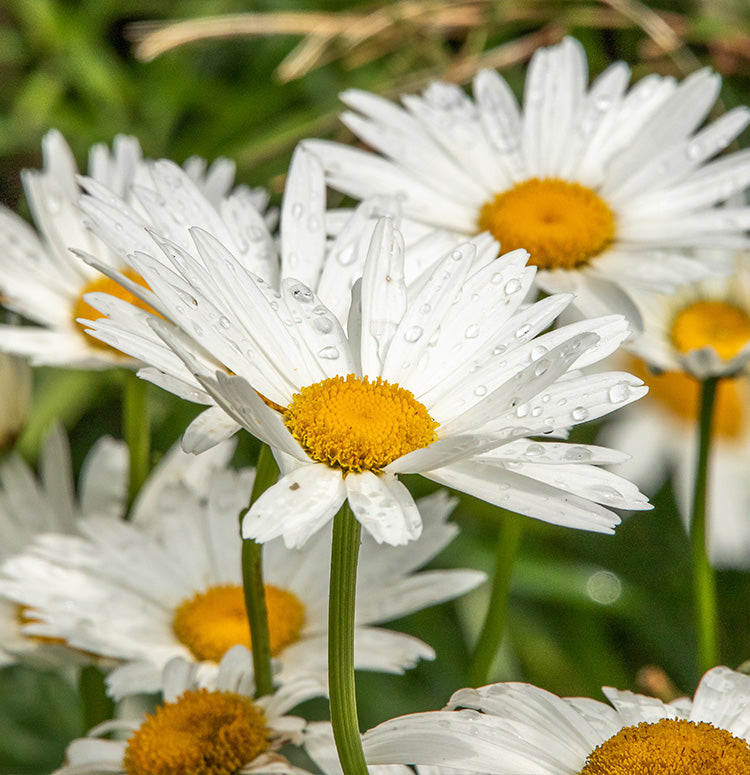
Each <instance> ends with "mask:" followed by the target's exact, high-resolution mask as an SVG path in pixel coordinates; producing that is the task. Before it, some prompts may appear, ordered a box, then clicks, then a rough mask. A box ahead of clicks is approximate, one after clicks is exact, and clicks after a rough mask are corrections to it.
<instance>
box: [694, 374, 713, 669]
mask: <svg viewBox="0 0 750 775" xmlns="http://www.w3.org/2000/svg"><path fill="white" fill-rule="evenodd" d="M718 381H719V380H718V378H717V377H711V378H709V379H706V380H704V382H703V384H702V386H701V404H700V414H699V416H698V461H697V463H696V468H695V489H694V490H693V514H692V516H691V519H690V544H691V546H692V551H693V584H694V588H695V612H696V618H697V626H698V668H699V670H700V674H701V675H703V673H705V672H706V670H708V669H709V668H711V667H714V666H715V665H717V664H718V660H719V646H718V629H719V628H718V614H717V606H716V576H715V574H714V569H713V568H712V567H711V563H710V562H709V560H708V551H707V546H706V495H707V482H708V457H709V451H710V447H711V425H712V420H713V411H714V401H715V398H716V388H717V386H718Z"/></svg>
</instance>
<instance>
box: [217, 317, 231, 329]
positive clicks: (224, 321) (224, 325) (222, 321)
mask: <svg viewBox="0 0 750 775" xmlns="http://www.w3.org/2000/svg"><path fill="white" fill-rule="evenodd" d="M219 325H220V326H221V327H222V328H229V327H230V326H231V325H232V324H231V323H230V322H229V318H228V317H225V316H224V315H222V316H221V317H220V318H219Z"/></svg>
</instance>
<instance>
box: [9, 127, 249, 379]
mask: <svg viewBox="0 0 750 775" xmlns="http://www.w3.org/2000/svg"><path fill="white" fill-rule="evenodd" d="M42 155H43V169H41V170H27V171H25V172H24V173H23V183H24V189H25V191H26V196H27V198H28V201H29V207H30V209H31V212H32V215H33V218H34V221H35V223H36V225H37V227H38V229H39V233H37V232H35V231H34V230H33V229H32V228H31V227H30V226H29V225H28V224H27V223H26V221H24V220H23V219H22V218H20V217H19V216H17V215H16V214H15V213H13V212H11V211H10V210H7V209H5V208H0V299H1V300H2V303H3V305H4V306H5V307H7V308H8V309H10V310H13V311H14V312H16V313H18V314H19V315H21V316H23V317H24V318H26V319H27V320H29V321H31V322H32V323H34V324H35V325H32V326H11V325H0V349H2V350H4V351H6V352H9V353H14V354H16V355H21V356H24V357H28V358H30V359H31V362H32V364H33V365H50V366H60V367H65V368H79V369H106V368H111V367H113V366H123V365H124V366H131V367H132V366H134V365H135V363H134V362H133V361H132V359H130V358H127V357H125V356H124V355H123V354H122V353H121V352H119V351H117V350H114V349H112V348H111V347H108V346H105V345H104V344H103V343H101V342H99V341H97V340H95V339H91V338H90V337H88V336H86V335H85V334H84V333H83V328H82V326H80V325H79V324H78V323H76V318H79V317H86V316H87V315H88V314H89V313H90V312H91V308H90V307H88V306H87V305H86V303H85V302H84V301H83V299H82V296H83V294H85V293H87V292H89V291H94V290H106V291H107V292H109V293H112V294H115V295H120V296H122V293H123V290H122V288H120V286H118V285H117V284H116V283H113V282H111V281H109V280H107V279H106V278H103V277H102V276H101V275H100V274H99V273H98V272H96V271H95V270H93V269H92V268H91V267H88V266H86V265H85V264H83V263H82V262H81V261H80V260H78V259H77V258H76V257H75V256H73V255H72V254H71V253H70V250H69V249H70V248H71V247H74V248H79V249H81V250H88V251H92V252H95V253H96V254H97V255H99V256H100V258H101V260H102V261H103V262H104V263H106V264H107V265H108V266H110V267H112V268H118V269H125V267H124V265H123V264H122V262H121V261H120V260H119V259H118V258H117V256H116V255H115V254H114V253H113V252H111V251H110V250H108V249H107V248H106V246H105V245H103V244H102V243H101V242H100V240H98V239H96V238H95V237H94V235H93V234H92V233H91V232H89V231H88V230H87V229H86V227H85V226H84V224H83V214H82V213H81V212H80V210H79V208H78V199H79V196H80V193H81V191H80V188H79V185H78V182H77V180H76V176H77V173H78V170H77V168H76V164H75V160H74V158H73V154H72V153H71V151H70V148H69V147H68V145H67V143H66V142H65V140H64V139H63V137H62V135H61V134H60V133H59V132H57V131H54V130H53V131H51V132H49V133H47V135H46V136H45V137H44V140H43V141H42ZM204 167H205V163H204V162H203V161H202V160H200V159H190V160H188V162H186V169H187V173H186V174H188V175H191V176H192V177H193V178H195V180H196V184H197V185H199V186H200V187H201V189H202V190H203V191H204V192H205V194H206V196H207V197H208V198H209V199H210V200H211V201H213V202H214V203H215V204H216V206H219V204H220V203H221V202H222V201H225V199H226V194H227V191H228V189H229V187H230V186H231V183H232V178H233V176H234V167H233V165H232V164H231V163H230V162H228V161H227V160H219V161H217V162H216V163H215V164H214V165H213V166H212V167H211V168H210V169H209V170H208V172H206V171H205V170H204ZM89 175H90V176H91V177H92V179H94V180H96V181H97V182H98V183H99V184H101V185H102V186H104V187H105V188H107V189H108V190H110V191H112V192H117V193H120V194H122V195H125V194H126V193H127V192H130V191H132V186H133V185H137V186H138V187H139V188H140V189H141V190H142V191H143V192H144V193H143V198H144V199H146V200H147V197H148V196H152V197H154V196H158V195H159V193H158V190H154V187H153V186H152V185H150V182H149V179H148V173H147V167H146V165H145V162H144V161H143V159H142V158H141V149H140V146H139V144H138V141H137V140H136V139H135V138H133V137H125V136H119V137H117V138H115V141H114V143H113V146H112V150H111V151H110V150H109V149H108V148H107V147H106V146H105V145H95V146H93V147H92V149H91V152H90V154H89ZM252 196H254V197H255V199H256V202H257V195H252ZM125 271H126V272H127V273H128V276H129V278H130V279H131V280H132V281H133V282H135V283H141V284H142V282H143V281H142V280H141V278H139V277H138V276H137V275H135V274H134V273H132V272H128V270H125ZM125 298H128V299H129V300H130V301H132V302H133V303H136V304H140V302H139V301H138V300H137V299H136V298H135V297H134V296H132V295H130V296H126V297H125Z"/></svg>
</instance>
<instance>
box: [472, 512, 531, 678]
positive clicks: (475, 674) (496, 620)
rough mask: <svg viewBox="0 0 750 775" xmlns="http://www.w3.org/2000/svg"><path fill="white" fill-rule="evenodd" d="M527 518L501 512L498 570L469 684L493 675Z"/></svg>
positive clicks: (476, 647) (497, 551) (496, 557)
mask: <svg viewBox="0 0 750 775" xmlns="http://www.w3.org/2000/svg"><path fill="white" fill-rule="evenodd" d="M523 520H524V517H521V516H519V515H518V514H514V513H512V512H510V511H502V512H501V513H500V529H499V531H498V533H499V540H498V544H497V550H496V552H495V571H494V577H493V579H492V592H491V593H490V602H489V604H488V606H487V615H486V616H485V619H484V625H483V626H482V631H481V633H480V634H479V638H478V639H477V644H476V646H475V647H474V654H473V656H472V659H471V664H470V666H469V685H470V686H484V685H485V684H486V683H487V681H488V679H489V675H490V670H491V668H492V663H493V662H494V661H495V655H496V654H497V650H498V648H499V647H500V641H501V640H502V637H503V631H504V629H505V621H506V619H507V614H508V597H509V594H510V581H511V577H512V575H513V566H514V565H515V561H516V557H517V556H518V549H519V546H520V544H521V533H522V532H523Z"/></svg>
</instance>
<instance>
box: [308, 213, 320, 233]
mask: <svg viewBox="0 0 750 775" xmlns="http://www.w3.org/2000/svg"><path fill="white" fill-rule="evenodd" d="M307 228H308V229H310V231H317V230H318V229H319V228H320V219H319V218H316V217H315V216H314V215H311V216H310V217H309V218H308V219H307Z"/></svg>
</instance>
